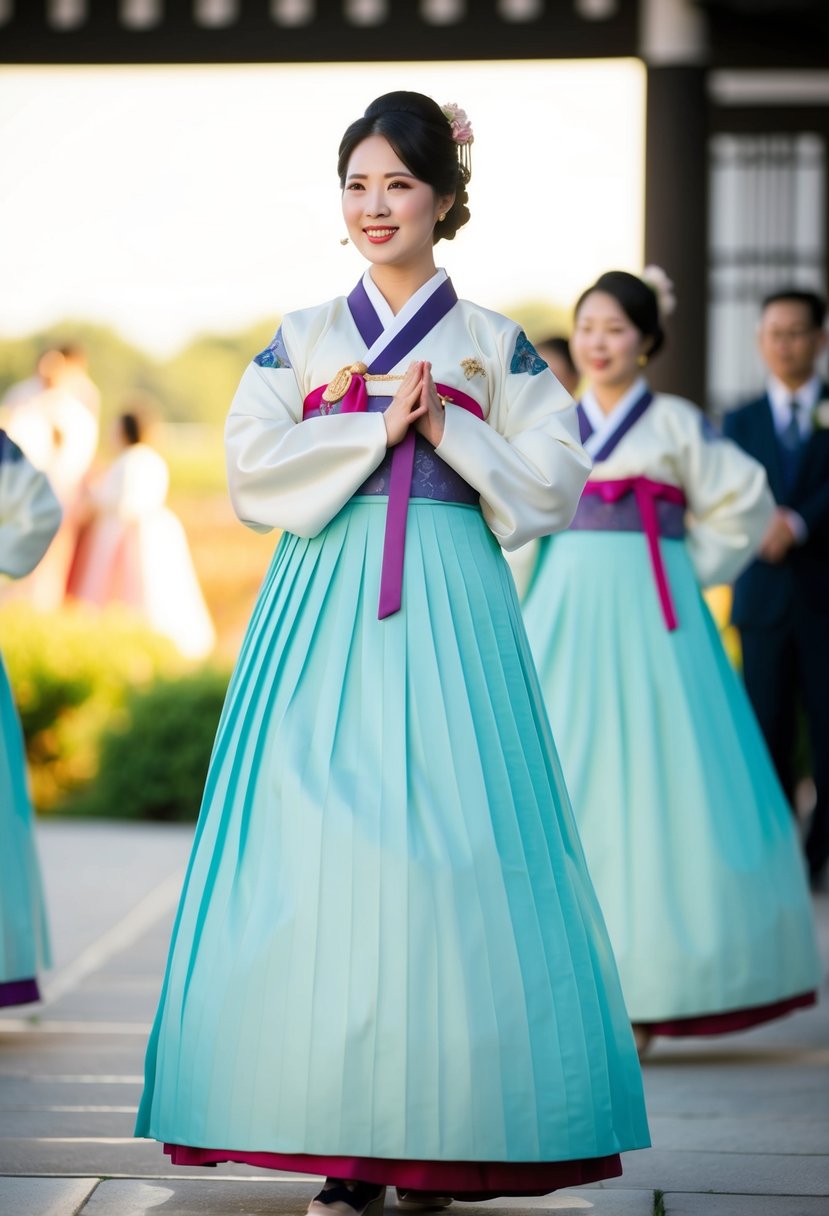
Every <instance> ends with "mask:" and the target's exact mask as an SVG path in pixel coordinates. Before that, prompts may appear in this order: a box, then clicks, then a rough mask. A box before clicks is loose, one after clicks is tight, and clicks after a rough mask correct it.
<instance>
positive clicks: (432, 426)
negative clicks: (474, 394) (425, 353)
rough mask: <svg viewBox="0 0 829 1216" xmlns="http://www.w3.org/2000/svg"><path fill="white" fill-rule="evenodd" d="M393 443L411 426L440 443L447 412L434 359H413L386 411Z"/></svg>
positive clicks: (389, 435)
mask: <svg viewBox="0 0 829 1216" xmlns="http://www.w3.org/2000/svg"><path fill="white" fill-rule="evenodd" d="M383 421H384V422H385V424H386V436H387V440H388V445H389V447H393V446H394V445H395V444H397V443H400V441H401V439H403V438H404V437H405V435H406V432H407V431H408V429H409V427H410V426H414V428H415V430H416V431H417V432H418V433H419V434H421V435H422V436H423V438H424V439H428V440H429V443H431V444H432V445H433V446H434V447H437V446H438V444H439V443H440V441H441V439H442V438H443V428H444V425H445V421H446V414H445V411H444V408H443V402H442V401H441V399H440V397H438V392H437V389H436V388H435V382H434V380H433V379H432V365H431V363H422V362H415V363H410V364H409V367H408V370H407V371H406V375H405V376H404V377H403V381H402V383H401V385H400V388H399V389H398V390H397V392H396V393H395V394H394V397H393V399H392V403H391V405H390V406H389V408H388V409H387V410H386V412H385V413H384V414H383Z"/></svg>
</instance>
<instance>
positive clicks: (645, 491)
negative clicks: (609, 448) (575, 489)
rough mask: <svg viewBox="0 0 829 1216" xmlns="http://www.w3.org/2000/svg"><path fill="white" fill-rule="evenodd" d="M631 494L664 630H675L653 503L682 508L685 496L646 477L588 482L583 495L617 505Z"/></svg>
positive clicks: (676, 623) (675, 624) (674, 619)
mask: <svg viewBox="0 0 829 1216" xmlns="http://www.w3.org/2000/svg"><path fill="white" fill-rule="evenodd" d="M630 491H633V496H634V498H635V499H636V505H637V507H638V508H639V515H640V516H641V519H642V531H643V532H644V533H645V539H646V540H647V542H648V553H649V555H650V560H651V570H652V571H653V577H654V581H655V583H656V590H657V592H658V594H659V603H660V605H661V607H662V616H663V618H664V620H665V626H666V628H667V629H670V630H673V629H676V627H677V625H678V624H679V622H678V621H677V617H676V611H675V609H674V602H673V599H672V598H671V589H670V586H669V585H668V576H667V574H666V572H665V563H664V562H663V560H662V553H661V550H660V548H659V520H658V518H657V514H656V500H657V499H659V498H661V499H664V500H665V501H666V502H672V503H675V504H676V505H677V506H681V507H684V506H686V499H685V495H684V494H683V492H682V490H681V489H680V488H679V486H672V485H669V484H667V483H666V482H663V481H651V479H650V478H649V477H622V478H619V479H617V480H613V481H588V483H587V485H586V486H585V487H584V493H585V494H598V495H599V497H600V498H602V499H603V500H604V501H605V502H618V501H619V499H620V498H622V497H623V496H624V495H625V494H628V493H630Z"/></svg>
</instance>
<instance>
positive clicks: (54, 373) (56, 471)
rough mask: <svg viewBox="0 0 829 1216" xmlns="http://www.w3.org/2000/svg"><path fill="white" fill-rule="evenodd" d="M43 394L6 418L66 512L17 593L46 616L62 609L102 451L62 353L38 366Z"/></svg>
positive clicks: (94, 425) (4, 415)
mask: <svg viewBox="0 0 829 1216" xmlns="http://www.w3.org/2000/svg"><path fill="white" fill-rule="evenodd" d="M38 376H39V378H40V381H41V389H40V391H39V392H37V393H35V394H34V395H32V396H29V397H27V398H25V399H24V400H20V401H18V403H17V404H13V405H12V406H8V405H6V406H5V407H4V409H3V411H2V413H0V417H2V418H3V419H4V420H5V426H6V429H7V431H8V434H9V437H10V438H11V439H13V440H14V442H15V443H16V444H17V445H18V446H19V447H20V448H21V449H22V450H23V452H24V453H25V455H26V456H27V458H28V459H29V460H30V461H31V462H32V464H33V465H34V466H35V468H37V469H39V470H40V471H41V472H43V473H45V474H46V475H47V477H48V478H49V481H50V483H51V486H52V489H53V490H54V491H55V494H56V495H57V497H58V500H59V502H60V504H61V507H62V508H63V522H62V524H61V526H60V529H59V531H58V534H57V536H56V537H55V539H54V541H53V542H52V544H51V545H50V547H49V552H48V553H47V554H46V557H45V558H44V560H43V561H42V562H41V563H40V564H39V565H38V566H37V568H36V569H35V570H34V572H33V573H32V574H31V575H30V577H29V578H27V579H25V580H23V581H21V583H20V584H19V586H18V587H17V588H15V591H14V596H15V598H25V599H27V600H28V601H29V602H30V603H31V604H32V605H33V606H34V607H35V608H37V609H39V610H41V611H53V610H55V609H57V608H59V607H60V606H61V605H62V604H63V601H64V598H65V595H66V580H67V577H68V574H69V566H70V563H71V561H72V555H73V553H74V551H75V544H76V539H77V518H76V508H77V504H78V498H79V494H80V491H81V487H82V485H83V482H84V479H85V478H86V475H87V473H88V472H89V470H90V468H91V466H92V462H93V460H94V458H95V452H96V449H97V446H98V423H97V419H96V418H95V417H94V416H93V414H92V412H91V411H90V409H89V408H88V406H86V405H85V404H84V403H83V402H82V401H81V400H80V399H79V398H78V397H77V396H76V395H75V392H74V388H75V386H76V384H77V376H76V373H75V371H74V370H73V368H72V366H71V363H70V364H67V360H66V358H65V356H64V354H63V353H62V351H60V350H57V349H55V350H50V351H47V352H46V353H45V354H44V355H43V356H42V358H41V359H40V360H39V362H38Z"/></svg>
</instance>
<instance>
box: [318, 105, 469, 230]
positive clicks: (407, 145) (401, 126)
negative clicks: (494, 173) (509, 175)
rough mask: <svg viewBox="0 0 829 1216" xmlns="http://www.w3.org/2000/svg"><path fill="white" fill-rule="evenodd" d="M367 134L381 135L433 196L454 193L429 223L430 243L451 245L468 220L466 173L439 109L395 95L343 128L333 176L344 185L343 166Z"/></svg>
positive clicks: (450, 128) (450, 129)
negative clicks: (442, 214) (441, 214)
mask: <svg viewBox="0 0 829 1216" xmlns="http://www.w3.org/2000/svg"><path fill="white" fill-rule="evenodd" d="M370 135H382V136H383V138H384V139H386V140H388V142H389V144H390V145H391V147H392V148H393V149H394V151H395V152H396V154H397V155H398V156H399V157H400V159H401V160H402V162H403V164H404V165H405V166H406V168H407V169H408V170H409V171H410V172H411V173H413V174H414V175H415V177H416V178H417V179H418V180H419V181H422V182H426V184H427V185H429V186H431V187H432V189H433V190H434V192H435V194H436V195H438V196H440V195H445V194H454V196H455V201H454V203H453V204H452V206H451V208H450V209H449V211H447V213H446V217H445V218H444V220H443V221H442V222H440V221H439V222H438V223H436V224H435V231H434V240H435V242H437V241H439V240H441V238H443V239H444V240H447V241H451V240H452V238H453V237H454V235H455V233H456V232H457V231H458V229H459V228H462V227H463V225H464V224H465V223H466V222H467V220H468V219H469V207H468V206H467V204H468V202H469V197H468V195H467V191H466V187H467V184H468V182H469V177H470V175H469V171H468V169H467V168H466V167H465V166H464V165H462V164H461V163H460V159H459V157H458V145H457V144H456V143H455V141H454V139H453V138H452V127H451V124H450V123H449V121H448V119H447V118H446V116H445V115H444V113H443V111H442V110H441V108H440V106H439V105H438V104H437V102H436V101H433V100H432V98H431V97H426V96H425V95H424V94H423V93H410V92H407V91H405V90H398V91H397V92H394V93H384V94H383V96H382V97H377V98H376V99H375V100H374V101H373V102H372V103H371V105H370V106H368V108H367V109H366V112H365V114H364V115H363V117H362V118H358V119H357V121H356V122H353V123H352V124H351V126H350V127H349V128H348V129H347V131H346V132H345V134H344V135H343V137H342V140H341V142H340V151H339V158H338V160H337V173H338V175H339V179H340V188H344V186H345V175H346V173H347V171H348V162H349V161H350V159H351V155H352V153H353V152H354V149H355V148H356V147H357V145H358V144H361V143H362V142H363V140H364V139H368V137H369V136H370Z"/></svg>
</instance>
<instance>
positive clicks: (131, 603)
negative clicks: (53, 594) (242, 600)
mask: <svg viewBox="0 0 829 1216" xmlns="http://www.w3.org/2000/svg"><path fill="white" fill-rule="evenodd" d="M145 431H146V422H145V420H144V419H143V418H142V416H141V414H139V413H137V412H135V411H130V412H128V413H124V414H121V415H119V417H118V418H117V419H116V420H115V424H114V442H115V447H116V450H117V452H118V455H117V456H116V458H115V460H113V462H112V464H111V465H110V466H109V468H108V469H106V470H105V472H104V473H102V474H101V476H100V477H98V478H97V479H96V480H94V481H92V482H91V484H90V485H89V487H88V488H87V491H86V494H85V499H84V504H83V513H84V516H85V526H84V528H83V531H82V532H81V535H80V538H79V541H78V548H77V551H76V553H75V558H74V561H73V564H72V569H71V571H70V575H69V588H68V589H69V594H70V596H72V597H74V598H75V599H78V600H83V601H85V602H87V603H90V604H97V605H99V606H101V607H103V606H104V605H105V604H113V603H116V604H125V605H127V606H128V607H130V608H133V609H134V610H135V612H136V613H138V614H139V615H140V616H142V617H143V618H144V620H145V621H146V622H147V624H148V625H149V626H150V627H151V628H152V629H154V630H155V631H156V632H157V633H160V634H163V635H164V636H166V637H168V638H170V640H171V641H172V642H174V643H175V645H176V647H177V648H178V650H179V651H180V652H181V653H182V654H183V655H185V656H186V657H187V658H191V659H201V658H204V657H205V656H206V655H207V654H209V653H210V651H211V650H212V649H213V645H214V642H215V633H214V630H213V623H212V621H211V619H210V614H209V612H208V609H207V605H206V604H205V602H204V596H203V595H202V592H201V588H200V586H199V581H198V576H197V574H196V571H195V568H194V566H193V559H192V557H191V556H190V547H189V545H188V544H187V537H186V535H185V532H184V528H183V527H182V525H181V522H180V520H179V519H178V517H177V516H176V515H174V514H173V512H172V511H171V510H170V509H169V507H167V506H166V505H165V504H166V499H167V490H168V488H169V485H170V472H169V469H168V468H167V463H166V461H165V460H164V458H163V456H161V455H160V453H159V452H157V451H156V450H155V449H154V448H153V447H151V446H150V445H149V444H148V443H146V442H145Z"/></svg>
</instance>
